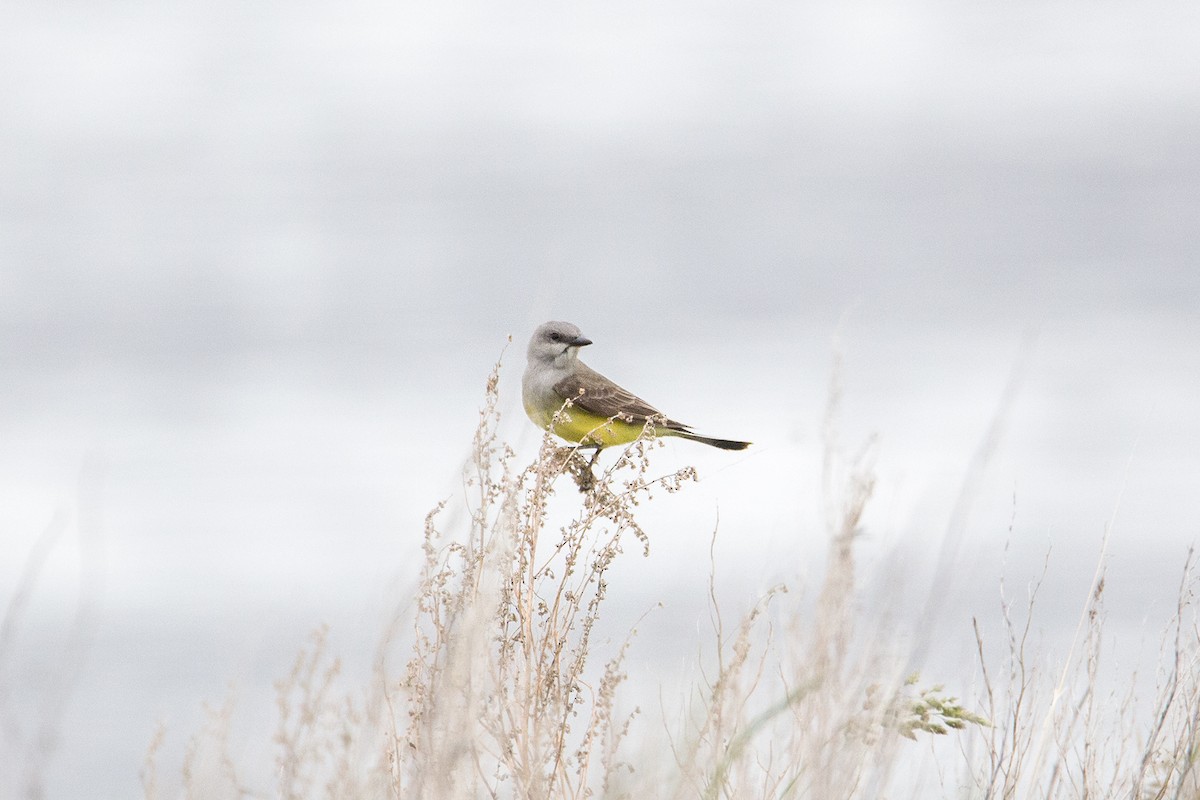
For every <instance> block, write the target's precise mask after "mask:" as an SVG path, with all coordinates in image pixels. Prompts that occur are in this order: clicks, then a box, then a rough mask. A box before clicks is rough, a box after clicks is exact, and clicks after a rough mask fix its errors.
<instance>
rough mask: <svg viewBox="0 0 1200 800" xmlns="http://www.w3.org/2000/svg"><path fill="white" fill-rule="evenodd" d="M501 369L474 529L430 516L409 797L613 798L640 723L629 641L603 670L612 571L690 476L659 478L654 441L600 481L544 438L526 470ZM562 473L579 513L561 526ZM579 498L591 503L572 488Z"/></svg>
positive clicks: (402, 771) (479, 474) (485, 431)
mask: <svg viewBox="0 0 1200 800" xmlns="http://www.w3.org/2000/svg"><path fill="white" fill-rule="evenodd" d="M497 382H498V371H493V373H492V375H491V377H490V379H489V382H488V391H487V401H486V403H485V406H484V409H483V410H482V411H481V413H480V421H479V426H478V428H477V430H476V433H475V438H474V448H473V454H472V459H471V465H470V467H469V474H468V475H467V478H466V484H467V486H468V487H469V489H470V491H471V494H472V497H473V502H472V504H471V508H470V510H469V521H468V528H469V530H468V532H467V535H466V536H460V537H456V538H452V539H448V540H447V539H443V538H442V536H441V534H440V532H439V530H438V527H437V522H438V518H439V514H440V512H441V511H442V508H441V507H439V508H437V509H435V510H434V511H433V512H432V513H431V514H430V515H429V516H428V518H427V519H426V525H425V544H424V549H425V565H424V570H423V575H422V580H421V585H420V589H419V593H418V604H417V611H418V619H417V622H416V626H415V629H414V639H415V647H414V651H413V656H412V658H411V659H410V660H409V662H408V666H407V669H406V673H405V677H404V679H403V681H402V683H401V687H400V688H401V690H402V694H403V696H404V697H405V698H406V702H407V706H408V724H407V726H405V728H404V730H403V732H402V733H401V734H400V736H399V737H398V739H397V741H396V746H395V749H394V760H395V762H396V764H397V770H396V775H397V782H396V791H397V793H398V794H403V795H405V796H410V795H411V796H414V797H431V798H449V797H520V798H533V799H534V800H537V799H538V798H551V797H553V798H582V797H589V796H593V795H594V794H596V792H597V790H599V791H603V789H604V786H605V785H606V781H607V778H608V775H609V773H610V772H611V771H612V769H613V768H614V767H615V764H616V758H617V757H616V748H617V746H618V744H619V742H620V740H621V738H622V737H623V735H624V733H625V732H626V730H627V721H625V720H621V719H616V718H614V715H615V713H616V712H615V698H616V691H617V688H618V687H619V685H620V684H621V683H622V681H624V680H625V674H624V672H623V670H622V660H623V658H624V654H625V648H621V649H620V650H619V651H618V652H617V653H616V654H615V655H614V656H613V657H612V658H611V659H610V660H609V661H608V662H607V663H606V664H604V665H603V668H602V669H601V671H600V675H599V676H598V677H596V676H594V675H593V670H592V669H590V666H591V661H592V657H593V655H594V653H593V651H594V649H595V648H594V644H593V639H592V637H593V634H594V631H595V627H596V625H597V622H598V621H599V618H600V611H601V606H602V604H603V601H604V599H605V597H606V595H607V592H608V574H609V571H610V569H611V568H612V566H613V563H614V562H615V560H616V558H617V557H618V556H619V555H620V554H621V553H622V552H623V548H624V546H625V541H626V539H627V538H628V537H629V536H633V537H634V538H635V539H637V541H638V542H639V544H640V545H641V548H642V551H643V553H644V554H648V553H649V545H650V540H649V537H648V535H647V533H646V532H645V531H644V530H642V528H641V527H640V526H639V525H638V523H637V521H636V519H635V517H634V509H635V508H636V507H637V505H638V504H639V503H640V502H643V501H645V500H647V499H649V498H650V497H651V496H652V495H653V492H654V491H655V490H656V489H664V490H666V491H668V492H674V491H677V490H678V489H679V488H681V486H682V485H683V484H684V483H685V482H686V481H688V480H691V479H694V477H695V473H694V471H693V470H692V469H690V468H688V469H683V470H679V471H676V472H673V473H671V474H669V475H666V476H661V477H656V478H652V477H650V472H649V470H650V454H651V451H652V449H653V448H654V447H655V446H656V445H657V444H658V443H657V442H655V441H654V440H653V439H646V438H643V439H641V440H639V441H637V442H634V443H633V444H631V445H630V446H628V447H627V448H625V449H624V450H623V451H621V452H620V453H619V454H618V456H617V459H616V462H615V463H614V464H612V466H610V467H608V468H607V469H605V470H604V471H603V473H602V474H601V475H600V476H592V474H591V463H590V462H585V461H584V459H583V456H582V455H581V454H580V453H579V452H578V449H577V448H563V447H557V446H555V444H554V442H553V441H552V439H551V437H550V435H549V434H547V435H546V436H545V438H544V439H543V442H542V446H541V449H540V451H539V454H538V458H537V460H536V461H535V462H534V463H533V464H532V465H530V466H529V467H527V468H525V469H524V470H521V471H516V470H515V469H514V467H513V460H514V453H513V451H512V450H511V449H510V448H509V447H508V446H507V445H505V444H503V443H501V442H500V441H499V440H498V438H497V434H496V424H497V421H498V418H499V415H498V413H497V410H496V404H497V400H498V393H497ZM564 475H568V476H573V477H574V478H575V480H576V483H577V485H578V486H579V488H580V489H581V490H582V491H583V494H582V507H581V508H580V509H579V510H578V511H577V512H575V513H574V514H573V516H571V518H570V521H569V522H567V523H566V524H564V525H561V526H557V527H555V526H554V525H553V524H552V523H551V519H553V518H556V515H555V514H552V513H551V506H552V504H553V502H554V497H555V493H556V490H557V489H558V488H559V487H560V486H561V485H562V478H563V477H564ZM570 502H572V503H575V504H577V505H578V504H579V503H580V500H579V499H578V498H577V497H574V498H572V499H571V500H570Z"/></svg>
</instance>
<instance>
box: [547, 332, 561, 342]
mask: <svg viewBox="0 0 1200 800" xmlns="http://www.w3.org/2000/svg"><path fill="white" fill-rule="evenodd" d="M561 338H562V337H561V336H559V334H558V331H555V332H554V333H552V334H550V341H552V342H557V341H558V340H559V339H561Z"/></svg>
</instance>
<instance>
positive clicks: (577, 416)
mask: <svg viewBox="0 0 1200 800" xmlns="http://www.w3.org/2000/svg"><path fill="white" fill-rule="evenodd" d="M525 410H526V412H527V413H528V414H529V417H530V418H531V419H532V420H533V421H534V422H536V423H537V424H538V425H541V426H542V427H543V428H550V426H551V425H552V424H553V426H554V427H553V431H554V433H555V435H557V436H561V437H562V438H564V439H566V440H567V441H568V442H578V443H579V444H583V445H587V446H592V445H600V446H601V447H609V446H610V445H615V444H629V443H630V442H632V441H634V440H636V439H637V438H638V437H639V436H641V435H642V429H643V427H644V426H643V425H642V424H641V423H633V422H623V421H621V420H619V419H611V420H610V419H609V418H608V417H601V416H597V415H596V414H592V413H590V412H587V411H584V410H583V409H582V408H579V407H577V406H571V407H570V408H565V409H563V410H562V411H561V412H560V413H559V414H558V420H557V421H555V420H554V413H553V412H552V413H549V414H546V413H539V411H538V410H535V409H529V408H528V407H527V408H526V409H525ZM555 411H558V409H555ZM656 433H658V434H660V435H661V434H664V433H669V431H667V430H664V429H661V428H660V429H658V430H657V431H656Z"/></svg>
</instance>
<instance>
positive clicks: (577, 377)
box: [554, 361, 688, 431]
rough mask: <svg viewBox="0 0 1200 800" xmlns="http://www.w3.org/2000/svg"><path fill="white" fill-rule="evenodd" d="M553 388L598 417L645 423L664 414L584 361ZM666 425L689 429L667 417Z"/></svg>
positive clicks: (682, 429)
mask: <svg viewBox="0 0 1200 800" xmlns="http://www.w3.org/2000/svg"><path fill="white" fill-rule="evenodd" d="M554 391H556V392H558V393H559V395H561V396H562V397H564V398H568V399H570V400H571V403H572V404H573V405H576V406H579V407H580V408H582V409H583V410H584V411H587V412H589V413H591V414H595V415H596V416H598V417H619V418H623V419H627V420H630V421H632V422H637V423H645V421H646V420H647V419H649V418H650V417H652V416H657V417H662V418H664V419H665V417H664V415H663V413H662V412H661V411H659V410H658V409H657V408H655V407H654V406H652V405H650V404H649V403H647V402H646V401H645V400H643V399H642V398H640V397H638V396H637V395H634V394H632V393H630V392H627V391H626V390H624V389H622V388H621V387H620V386H617V385H616V384H615V383H613V382H612V381H610V380H609V379H608V378H606V377H604V376H603V375H601V374H600V373H599V372H596V370H594V369H592V368H591V367H589V366H588V365H586V364H584V363H583V362H582V361H581V362H579V366H578V367H577V368H576V370H575V374H574V375H572V376H570V377H569V378H563V379H562V380H561V381H559V382H558V383H556V384H554ZM664 425H665V427H667V428H672V429H674V430H680V431H686V430H688V426H687V425H684V424H683V423H682V422H676V421H675V420H673V419H667V420H666V422H665V423H664Z"/></svg>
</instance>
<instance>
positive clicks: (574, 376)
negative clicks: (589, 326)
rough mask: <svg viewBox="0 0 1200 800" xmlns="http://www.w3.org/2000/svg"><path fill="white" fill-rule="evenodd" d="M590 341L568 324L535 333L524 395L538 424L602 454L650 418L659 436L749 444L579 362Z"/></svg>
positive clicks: (735, 446) (739, 446)
mask: <svg viewBox="0 0 1200 800" xmlns="http://www.w3.org/2000/svg"><path fill="white" fill-rule="evenodd" d="M591 343H592V340H591V339H587V338H584V336H583V333H582V332H581V331H580V330H579V328H577V327H576V326H574V325H572V324H571V323H569V322H547V323H546V324H545V325H542V326H541V327H540V328H538V329H537V330H536V331H534V332H533V338H532V339H530V340H529V350H528V357H529V363H528V365H527V366H526V367H525V376H524V377H523V378H522V379H521V395H522V399H523V400H524V403H525V413H526V414H528V415H529V418H530V419H531V420H533V421H534V423H535V424H537V425H539V426H540V427H542V428H545V429H547V430H551V429H553V431H554V433H556V434H557V435H559V436H561V437H562V438H564V439H566V440H567V441H569V442H578V443H579V444H580V445H582V446H584V447H595V448H596V452H597V454H599V451H600V449H601V448H603V447H608V446H609V445H614V444H628V443H629V442H632V441H634V440H636V439H637V438H638V437H639V436H641V435H642V431H643V430H645V428H646V423H647V422H648V421H650V420H651V419H652V420H653V422H652V424H651V427H652V429H653V431H654V434H655V435H656V436H679V437H681V438H684V439H691V440H692V441H693V442H702V443H704V444H709V445H712V446H713V447H719V448H721V449H722V450H745V449H746V448H747V447H749V446H750V442H737V441H733V440H731V439H713V438H711V437H708V436H701V435H700V434H698V433H693V432H692V430H691V427H690V426H688V425H684V424H683V423H682V422H676V421H675V420H673V419H669V418H668V417H666V416H665V415H664V414H663V413H662V412H660V411H659V410H658V409H656V408H654V407H653V406H652V405H650V404H649V403H647V402H646V401H645V400H642V399H641V398H639V397H637V396H635V395H633V394H631V393H630V392H627V391H626V390H624V389H622V388H621V387H620V386H618V385H617V384H615V383H613V382H612V381H610V380H609V379H608V378H606V377H604V376H603V375H601V374H600V373H599V372H596V371H595V370H594V369H592V368H591V367H589V366H588V365H587V364H584V363H583V362H582V361H580V360H579V348H581V347H585V346H587V345H589V344H591ZM568 401H570V403H569V404H568ZM559 412H561V413H559ZM556 415H557V416H558V419H557V420H556V419H555V416H556ZM593 460H594V459H593Z"/></svg>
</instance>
